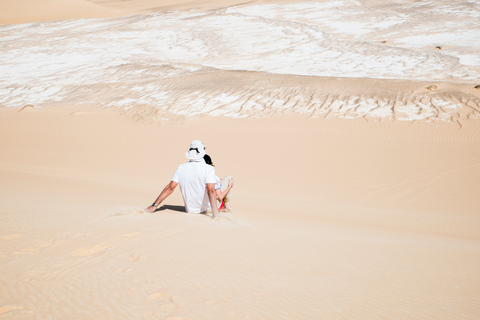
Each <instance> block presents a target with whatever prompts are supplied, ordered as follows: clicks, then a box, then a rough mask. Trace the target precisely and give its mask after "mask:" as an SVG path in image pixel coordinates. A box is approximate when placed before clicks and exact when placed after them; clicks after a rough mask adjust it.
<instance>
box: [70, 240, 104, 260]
mask: <svg viewBox="0 0 480 320" xmlns="http://www.w3.org/2000/svg"><path fill="white" fill-rule="evenodd" d="M110 247H111V245H110V244H109V243H98V244H94V245H92V246H88V247H84V248H80V249H77V250H75V251H72V252H70V256H73V257H88V256H92V255H94V254H97V253H100V252H103V251H105V250H107V249H108V248H110Z"/></svg>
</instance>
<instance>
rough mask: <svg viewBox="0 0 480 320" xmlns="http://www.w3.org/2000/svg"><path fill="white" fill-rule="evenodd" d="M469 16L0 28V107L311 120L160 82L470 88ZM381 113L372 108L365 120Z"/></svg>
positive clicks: (248, 9)
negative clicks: (366, 82) (313, 81)
mask: <svg viewBox="0 0 480 320" xmlns="http://www.w3.org/2000/svg"><path fill="white" fill-rule="evenodd" d="M479 16H480V7H479V6H478V5H477V4H475V3H462V4H451V3H449V2H447V1H435V2H433V1H422V2H421V3H405V2H393V3H391V4H390V5H389V6H382V5H377V6H375V5H364V4H362V3H361V2H358V1H350V0H346V1H334V2H325V3H316V2H315V3H310V2H306V3H294V4H271V5H255V6H236V7H232V8H227V9H221V10H217V11H212V12H209V13H199V12H195V11H173V12H168V13H156V14H151V15H139V16H131V17H122V18H109V19H96V20H72V21H62V22H43V23H33V24H25V25H17V26H15V25H13V26H9V25H7V26H1V27H0V34H1V37H0V46H1V47H2V51H1V52H2V54H1V55H0V87H1V88H2V89H1V91H0V103H1V104H2V106H13V107H20V106H23V105H25V104H27V103H31V104H34V105H36V106H42V105H48V104H55V103H58V102H65V101H68V102H69V103H71V104H98V105H109V106H118V107H122V108H123V107H126V106H127V105H128V107H129V108H132V107H134V106H135V105H161V107H159V109H158V111H159V112H164V111H165V110H168V112H170V113H173V114H179V115H200V114H215V115H228V114H237V115H240V114H243V116H245V114H244V113H242V112H240V113H239V110H240V109H243V110H250V111H252V112H254V111H255V112H262V110H264V109H265V105H266V108H267V109H269V110H270V109H275V108H276V109H278V111H280V112H281V111H282V110H284V109H289V108H293V109H296V110H297V111H300V110H304V111H305V112H310V111H311V108H312V106H314V105H315V103H313V102H312V104H311V105H310V106H301V105H298V103H295V101H296V99H292V97H287V96H286V97H282V98H278V97H276V96H275V95H272V96H269V97H268V99H262V98H261V97H258V98H255V97H248V98H245V97H244V98H242V99H241V98H239V95H240V94H239V93H235V92H233V93H229V94H225V93H223V92H217V93H209V94H208V98H206V97H205V96H204V95H205V93H202V92H181V93H177V94H179V95H181V98H180V99H177V98H178V97H177V96H175V94H174V93H173V92H174V91H172V89H171V88H169V87H168V86H165V85H164V84H160V83H159V81H160V80H162V79H168V78H172V77H177V76H186V75H192V74H196V73H200V72H210V71H215V70H240V71H241V70H243V71H253V72H264V73H274V74H292V75H308V76H323V77H353V78H380V79H406V80H428V81H431V80H439V81H440V80H442V81H453V82H474V81H477V80H478V78H480V69H479V68H478V66H479V65H480V54H479V53H478V52H480V37H479V34H480V32H479V27H478V23H477V24H476V23H475V21H474V20H475V19H476V18H477V17H479ZM440 22H441V23H440ZM436 46H441V50H437V49H435V47H436ZM100 87H102V88H104V89H102V90H99V89H98V88H100ZM172 94H173V95H172ZM212 94H213V96H212ZM215 94H217V95H218V96H215ZM202 95H203V97H202ZM272 99H273V100H272ZM347 99H348V98H347ZM207 100H208V101H207ZM338 103H339V104H342V105H343V108H345V106H346V105H348V104H345V102H344V101H343V102H338ZM227 105H228V109H226V110H223V111H220V110H218V108H219V107H222V108H225V107H226V106H227ZM330 108H331V109H335V108H337V106H335V105H332V106H330ZM339 108H340V107H339ZM352 108H353V106H352ZM387 109H388V108H387ZM359 110H362V109H358V110H356V111H355V112H354V113H358V112H360V111H359ZM232 112H233V113H232ZM369 112H370V111H369ZM390 113H391V112H389V111H385V110H383V108H379V107H378V106H377V107H375V111H374V112H372V114H374V115H375V116H378V117H385V116H387V115H389V114H390ZM372 114H371V115H372ZM409 114H410V113H409ZM415 118H417V116H415Z"/></svg>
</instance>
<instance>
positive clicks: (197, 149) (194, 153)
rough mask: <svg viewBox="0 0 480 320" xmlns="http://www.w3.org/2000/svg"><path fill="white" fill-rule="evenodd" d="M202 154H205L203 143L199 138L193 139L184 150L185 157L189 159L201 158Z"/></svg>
mask: <svg viewBox="0 0 480 320" xmlns="http://www.w3.org/2000/svg"><path fill="white" fill-rule="evenodd" d="M204 155H205V147H204V146H203V143H202V141H200V140H193V141H192V143H190V149H188V151H187V152H185V157H187V158H188V159H190V160H198V159H202V158H203V156H204Z"/></svg>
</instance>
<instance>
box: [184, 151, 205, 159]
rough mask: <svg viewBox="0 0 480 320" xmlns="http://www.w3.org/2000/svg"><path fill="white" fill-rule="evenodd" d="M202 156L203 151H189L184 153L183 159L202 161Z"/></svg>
mask: <svg viewBox="0 0 480 320" xmlns="http://www.w3.org/2000/svg"><path fill="white" fill-rule="evenodd" d="M204 155H205V150H200V153H198V152H197V151H196V150H189V151H187V152H185V157H187V159H190V160H198V159H202V158H203V156H204Z"/></svg>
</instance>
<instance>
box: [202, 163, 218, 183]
mask: <svg viewBox="0 0 480 320" xmlns="http://www.w3.org/2000/svg"><path fill="white" fill-rule="evenodd" d="M207 167H209V168H207V175H206V177H205V183H217V179H216V178H215V168H214V167H212V166H209V165H207Z"/></svg>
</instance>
